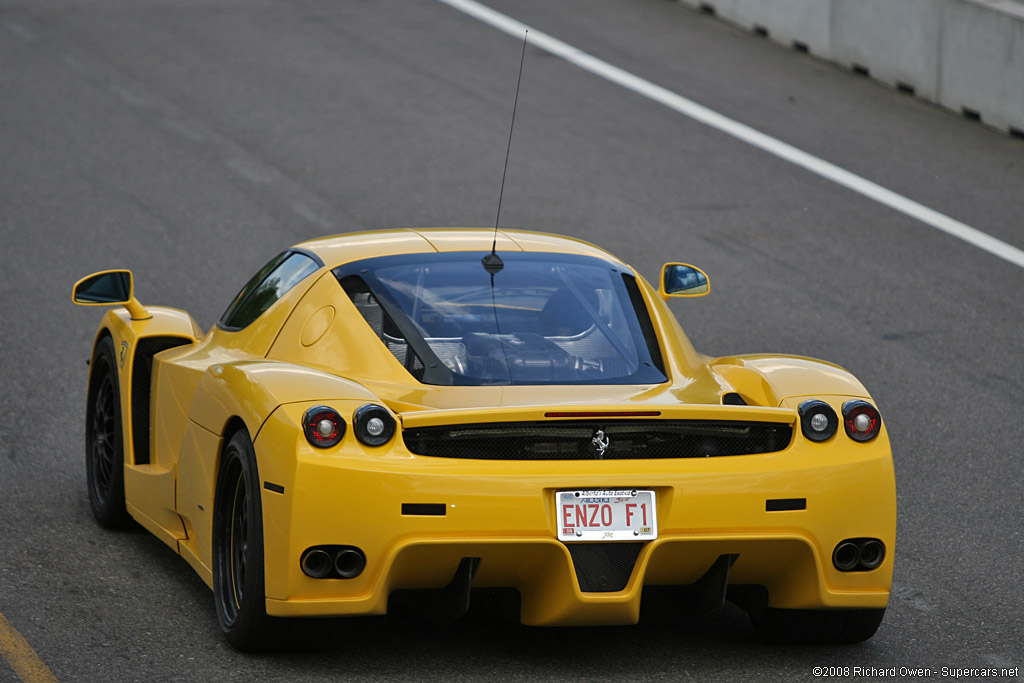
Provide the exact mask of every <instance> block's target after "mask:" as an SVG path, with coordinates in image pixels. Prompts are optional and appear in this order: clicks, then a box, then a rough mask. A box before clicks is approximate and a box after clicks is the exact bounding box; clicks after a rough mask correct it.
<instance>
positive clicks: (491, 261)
mask: <svg viewBox="0 0 1024 683" xmlns="http://www.w3.org/2000/svg"><path fill="white" fill-rule="evenodd" d="M529 37H530V32H529V31H526V32H525V33H524V34H523V52H522V54H521V55H519V77H518V78H517V79H516V98H515V100H514V101H513V102H512V124H511V125H510V126H509V127H508V146H507V147H506V148H505V167H504V168H503V169H502V171H501V191H500V192H498V215H496V216H495V217H494V239H493V240H492V241H491V253H490V254H488V255H487V256H484V257H483V259H482V263H483V264H484V270H486V271H487V272H488V273H490V274H491V276H492V277H493V276H494V274H495V273H497V272H498V271H500V270H501V269H502V268H504V267H505V263H504V262H503V261H502V260H501V257H500V256H498V252H497V247H498V219H500V218H501V198H502V197H504V196H505V176H506V175H507V174H508V155H509V152H510V151H511V150H512V131H513V130H515V127H516V108H518V106H519V84H520V83H522V82H523V60H524V59H525V58H526V40H527V38H529Z"/></svg>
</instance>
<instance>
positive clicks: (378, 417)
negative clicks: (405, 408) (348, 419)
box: [352, 403, 395, 446]
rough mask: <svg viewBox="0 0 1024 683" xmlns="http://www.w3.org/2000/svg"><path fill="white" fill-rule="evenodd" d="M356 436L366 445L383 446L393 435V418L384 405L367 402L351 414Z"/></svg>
mask: <svg viewBox="0 0 1024 683" xmlns="http://www.w3.org/2000/svg"><path fill="white" fill-rule="evenodd" d="M352 423H353V424H354V425H355V429H356V438H358V439H359V440H360V441H362V442H363V443H364V444H366V445H367V446H383V445H384V444H386V443H387V442H388V441H390V440H391V437H392V436H394V435H395V418H393V417H391V413H389V412H388V410H387V408H385V407H384V406H378V405H374V404H373V403H368V404H366V405H365V406H362V407H361V408H359V410H357V411H356V412H355V415H353V416H352Z"/></svg>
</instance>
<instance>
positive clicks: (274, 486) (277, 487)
mask: <svg viewBox="0 0 1024 683" xmlns="http://www.w3.org/2000/svg"><path fill="white" fill-rule="evenodd" d="M263 488H265V489H266V490H268V491H273V492H274V493H284V487H283V486H281V485H280V484H271V483H270V482H269V481H265V482H263Z"/></svg>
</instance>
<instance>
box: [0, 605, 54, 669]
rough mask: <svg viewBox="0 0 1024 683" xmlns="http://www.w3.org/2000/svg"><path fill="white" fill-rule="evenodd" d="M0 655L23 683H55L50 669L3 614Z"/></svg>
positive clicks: (0, 629)
mask: <svg viewBox="0 0 1024 683" xmlns="http://www.w3.org/2000/svg"><path fill="white" fill-rule="evenodd" d="M0 655H3V658H4V659H5V660H6V661H7V664H8V665H10V667H11V668H12V669H14V673H15V674H16V675H17V676H18V678H20V679H21V680H22V681H24V683H57V677H56V676H54V675H53V672H52V671H50V668H49V667H48V666H46V664H45V663H44V662H43V660H42V659H40V658H39V655H37V654H36V651H35V650H33V649H32V646H31V645H29V644H28V641H27V640H25V639H24V638H23V637H22V635H21V634H20V633H18V631H17V629H15V628H14V627H13V626H11V622H9V621H7V618H6V617H5V616H4V615H3V614H0Z"/></svg>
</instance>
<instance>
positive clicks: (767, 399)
mask: <svg viewBox="0 0 1024 683" xmlns="http://www.w3.org/2000/svg"><path fill="white" fill-rule="evenodd" d="M711 369H712V370H713V371H714V372H715V373H716V374H717V375H718V376H719V377H720V378H721V379H723V380H725V382H726V383H727V384H729V385H730V386H732V387H733V389H734V390H735V391H736V392H738V393H739V394H740V395H741V396H743V397H744V398H745V399H746V400H747V401H748V402H749V403H750V404H752V405H766V406H780V405H782V403H783V401H785V400H786V399H787V398H796V397H800V396H825V395H833V396H850V397H858V398H864V399H870V398H871V397H870V395H869V394H868V392H867V389H865V388H864V385H863V384H861V383H860V381H859V380H858V379H857V378H856V377H854V376H853V375H852V374H850V373H849V372H848V371H846V370H844V369H843V368H841V367H839V366H838V365H834V364H832V363H829V362H826V361H823V360H817V359H815V358H805V357H803V356H782V355H744V356H728V357H724V358H718V359H715V360H713V361H712V362H711Z"/></svg>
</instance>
